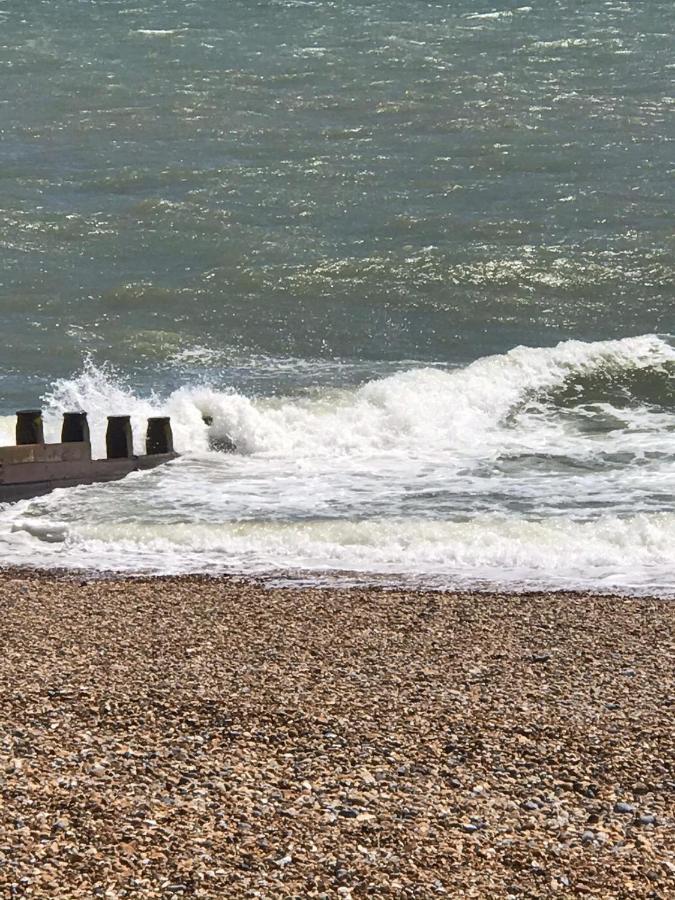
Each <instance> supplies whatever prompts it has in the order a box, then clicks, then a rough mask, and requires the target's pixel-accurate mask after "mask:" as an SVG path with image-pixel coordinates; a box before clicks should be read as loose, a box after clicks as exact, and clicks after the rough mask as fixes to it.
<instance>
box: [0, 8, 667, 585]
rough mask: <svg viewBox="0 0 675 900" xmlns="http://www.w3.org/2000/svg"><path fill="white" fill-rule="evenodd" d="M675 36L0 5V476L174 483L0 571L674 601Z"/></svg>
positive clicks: (48, 519) (11, 559) (272, 12)
mask: <svg viewBox="0 0 675 900" xmlns="http://www.w3.org/2000/svg"><path fill="white" fill-rule="evenodd" d="M673 24H674V18H673V5H672V0H649V2H645V0H625V2H622V0H607V2H604V0H585V2H583V3H579V2H578V0H574V2H572V0H530V2H529V4H528V5H524V4H522V3H519V2H506V0H501V2H499V3H495V2H494V0H486V2H480V0H453V2H447V0H446V2H425V0H406V2H402V0H386V2H384V0H359V2H356V0H245V2H244V0H30V2H29V0H0V331H1V336H2V339H1V343H0V444H9V443H13V441H14V421H15V420H14V413H15V411H16V410H17V409H20V408H25V407H28V408H34V407H37V406H41V407H42V409H43V412H44V418H45V427H46V435H47V439H48V440H58V435H59V429H60V421H61V416H62V413H63V412H64V411H72V410H80V409H81V410H86V411H87V412H88V414H89V420H90V425H91V431H92V437H93V444H94V450H95V452H96V453H97V454H100V455H102V454H103V453H104V431H105V425H106V417H107V416H108V415H111V414H125V413H128V414H130V415H131V416H132V422H133V426H134V434H135V442H136V447H137V449H138V451H139V452H142V448H143V441H144V429H145V420H146V418H147V416H149V415H159V414H168V415H170V416H171V419H172V424H173V430H174V437H175V444H176V448H177V450H179V451H180V454H181V455H180V458H179V459H177V460H176V461H175V462H172V463H170V464H168V465H166V466H163V467H160V468H158V469H155V470H152V471H148V472H144V473H136V474H132V475H130V476H129V477H127V478H126V479H124V480H123V481H119V482H116V483H110V484H106V485H91V486H81V487H76V488H72V489H67V490H57V491H55V492H54V493H52V494H50V495H47V496H44V497H40V498H37V499H33V500H25V501H21V502H19V503H15V504H11V505H10V504H5V505H2V506H0V565H4V566H8V565H18V566H32V567H34V566H39V567H45V568H50V569H54V568H65V569H84V570H87V571H89V572H101V573H102V572H118V573H124V574H175V573H206V574H210V575H219V574H231V575H237V576H247V577H250V576H254V577H259V578H261V579H263V580H264V582H265V583H269V584H297V585H335V584H349V585H367V584H376V585H383V586H398V587H405V588H410V589H413V588H435V587H439V588H451V589H454V588H462V589H464V588H471V589H496V590H526V589H546V590H551V589H575V590H576V589H579V590H582V589H583V590H594V591H606V592H616V593H623V594H635V595H637V594H651V595H658V596H669V597H670V596H675V337H674V335H675V288H674V285H675V215H674V213H675V178H674V176H675V142H674V141H675V29H674V28H673ZM205 418H206V422H205V421H204V419H205ZM208 423H210V424H208ZM228 441H229V442H232V443H233V444H234V447H235V450H234V452H225V451H224V449H223V448H224V443H223V442H225V443H227V442H228Z"/></svg>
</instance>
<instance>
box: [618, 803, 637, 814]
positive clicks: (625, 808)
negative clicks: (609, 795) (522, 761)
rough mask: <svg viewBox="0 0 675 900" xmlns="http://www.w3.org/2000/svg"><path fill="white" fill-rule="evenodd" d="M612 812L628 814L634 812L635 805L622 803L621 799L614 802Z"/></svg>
mask: <svg viewBox="0 0 675 900" xmlns="http://www.w3.org/2000/svg"><path fill="white" fill-rule="evenodd" d="M614 812H616V813H621V815H630V814H632V813H634V812H635V807H634V806H633V805H632V803H624V802H623V801H619V802H618V803H615V804H614Z"/></svg>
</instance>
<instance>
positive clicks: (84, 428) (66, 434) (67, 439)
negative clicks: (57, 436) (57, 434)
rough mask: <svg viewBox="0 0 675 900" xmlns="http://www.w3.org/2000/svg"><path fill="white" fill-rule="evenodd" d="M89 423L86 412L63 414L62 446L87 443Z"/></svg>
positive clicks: (88, 439)
mask: <svg viewBox="0 0 675 900" xmlns="http://www.w3.org/2000/svg"><path fill="white" fill-rule="evenodd" d="M89 441H90V437H89V422H88V421H87V414H86V412H67V413H64V414H63V427H62V428H61V443H62V444H75V443H77V444H80V443H89Z"/></svg>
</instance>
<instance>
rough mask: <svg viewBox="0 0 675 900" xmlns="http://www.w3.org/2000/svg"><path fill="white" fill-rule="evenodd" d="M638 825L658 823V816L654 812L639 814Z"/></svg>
mask: <svg viewBox="0 0 675 900" xmlns="http://www.w3.org/2000/svg"><path fill="white" fill-rule="evenodd" d="M638 825H656V816H655V815H654V814H653V813H645V814H644V815H642V816H638Z"/></svg>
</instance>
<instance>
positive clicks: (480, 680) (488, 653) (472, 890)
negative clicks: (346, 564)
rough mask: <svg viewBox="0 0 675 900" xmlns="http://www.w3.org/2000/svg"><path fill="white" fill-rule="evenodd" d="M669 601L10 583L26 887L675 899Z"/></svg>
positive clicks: (4, 659)
mask: <svg viewBox="0 0 675 900" xmlns="http://www.w3.org/2000/svg"><path fill="white" fill-rule="evenodd" d="M674 610H675V607H674V606H673V604H672V602H669V601H666V600H657V599H647V598H621V597H611V596H591V595H587V594H558V593H553V594H526V595H509V594H470V593H462V594H453V593H431V592H420V593H416V592H404V591H390V590H381V589H379V590H376V589H369V590H360V589H359V590H357V589H341V590H333V589H331V590H326V589H324V590H313V589H304V590H296V589H274V588H269V587H266V586H265V585H263V584H260V583H257V582H243V581H237V580H227V579H207V578H200V577H180V578H158V579H129V580H123V579H119V578H110V579H107V578H101V579H95V580H91V579H89V578H87V577H81V576H77V575H67V576H66V575H41V574H32V573H29V572H22V571H10V570H6V571H4V572H3V573H2V574H1V575H0V646H2V654H1V655H0V896H1V897H3V898H4V897H7V898H14V897H40V898H43V897H44V898H73V900H74V898H80V897H82V898H84V897H87V898H89V897H103V898H108V900H114V898H126V897H134V898H173V897H203V898H230V897H262V898H278V897H295V898H304V897H324V898H332V897H337V898H339V897H346V898H349V897H354V898H356V897H368V896H372V897H420V898H427V897H428V898H432V897H452V898H456V897H551V896H558V897H568V896H569V897H578V896H596V897H607V898H610V897H611V898H621V897H626V898H627V897H651V898H667V897H672V896H673V895H675V853H674V849H675V840H674V838H675V833H674V830H673V824H674V819H675V810H674V807H673V787H674V778H675V776H674V774H673V745H674V741H673V737H674V733H673V710H674V707H673V704H674V700H675V685H674V678H673V672H674V667H673V650H674V646H675V641H674V625H675V612H674Z"/></svg>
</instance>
